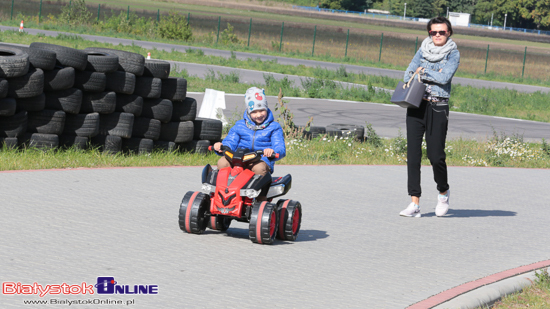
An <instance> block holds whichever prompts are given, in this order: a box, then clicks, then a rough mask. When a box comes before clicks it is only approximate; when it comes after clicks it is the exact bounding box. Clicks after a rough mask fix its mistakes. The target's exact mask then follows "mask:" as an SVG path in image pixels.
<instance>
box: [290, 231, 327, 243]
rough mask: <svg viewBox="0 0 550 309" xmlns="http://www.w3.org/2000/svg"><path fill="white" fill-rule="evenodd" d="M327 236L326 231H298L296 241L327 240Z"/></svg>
mask: <svg viewBox="0 0 550 309" xmlns="http://www.w3.org/2000/svg"><path fill="white" fill-rule="evenodd" d="M328 236H329V235H328V234H327V232H326V231H319V230H300V233H299V234H298V238H297V239H296V241H315V240H317V239H323V238H327V237H328Z"/></svg>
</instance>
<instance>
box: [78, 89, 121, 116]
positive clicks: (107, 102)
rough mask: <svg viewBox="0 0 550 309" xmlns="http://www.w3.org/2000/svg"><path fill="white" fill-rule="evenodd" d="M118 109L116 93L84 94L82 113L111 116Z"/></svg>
mask: <svg viewBox="0 0 550 309" xmlns="http://www.w3.org/2000/svg"><path fill="white" fill-rule="evenodd" d="M115 109H116V93H114V92H112V91H111V92H84V93H83V96H82V106H81V107H80V112H81V113H85V114H86V113H100V114H111V113H113V112H114V111H115Z"/></svg>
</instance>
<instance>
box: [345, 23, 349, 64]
mask: <svg viewBox="0 0 550 309" xmlns="http://www.w3.org/2000/svg"><path fill="white" fill-rule="evenodd" d="M348 43H349V29H348V36H347V37H346V54H345V55H344V58H347V57H348Z"/></svg>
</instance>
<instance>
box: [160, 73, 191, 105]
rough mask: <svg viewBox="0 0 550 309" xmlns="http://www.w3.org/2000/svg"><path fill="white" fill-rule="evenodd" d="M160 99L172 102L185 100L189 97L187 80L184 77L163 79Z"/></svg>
mask: <svg viewBox="0 0 550 309" xmlns="http://www.w3.org/2000/svg"><path fill="white" fill-rule="evenodd" d="M160 97H161V98H163V99H168V100H171V101H181V100H184V99H185V97H187V80H186V79H185V78H182V77H169V78H167V79H163V80H162V89H161V92H160Z"/></svg>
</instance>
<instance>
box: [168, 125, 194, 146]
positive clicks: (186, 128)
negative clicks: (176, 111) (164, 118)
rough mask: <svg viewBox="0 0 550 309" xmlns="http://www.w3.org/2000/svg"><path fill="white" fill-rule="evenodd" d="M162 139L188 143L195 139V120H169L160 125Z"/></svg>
mask: <svg viewBox="0 0 550 309" xmlns="http://www.w3.org/2000/svg"><path fill="white" fill-rule="evenodd" d="M160 139H161V140H163V141H171V142H174V143H187V142H190V141H192V140H193V122H192V121H183V122H168V123H162V124H161V127H160Z"/></svg>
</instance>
